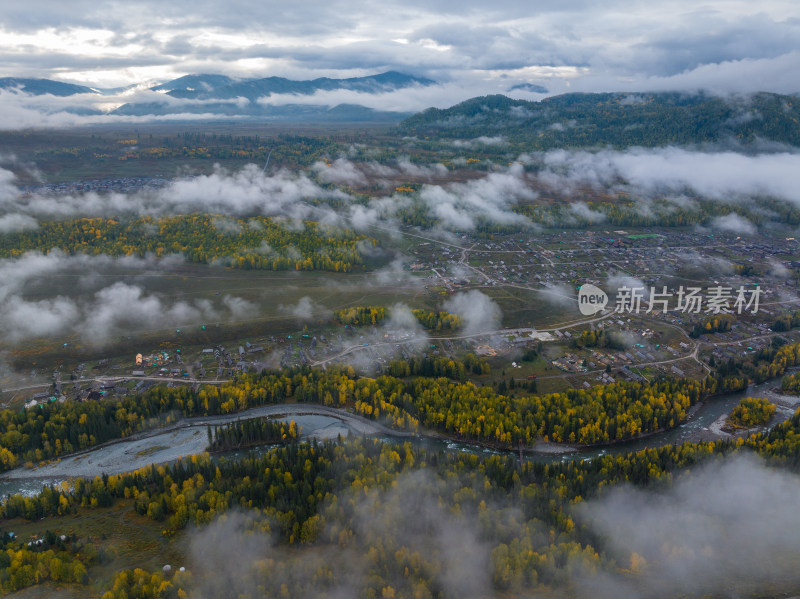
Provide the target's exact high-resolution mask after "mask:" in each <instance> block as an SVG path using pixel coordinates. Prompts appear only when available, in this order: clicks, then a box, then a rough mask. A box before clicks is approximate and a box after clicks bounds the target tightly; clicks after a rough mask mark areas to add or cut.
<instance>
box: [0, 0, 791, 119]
mask: <svg viewBox="0 0 800 599" xmlns="http://www.w3.org/2000/svg"><path fill="white" fill-rule="evenodd" d="M3 4H4V6H3V10H2V11H1V13H0V64H1V65H2V71H3V72H2V73H0V76H24V77H45V78H53V79H59V80H63V81H68V82H77V83H88V84H91V85H95V86H103V87H112V86H120V85H127V84H131V83H140V82H144V81H165V80H168V79H171V78H174V77H178V76H181V75H185V74H188V73H225V74H228V75H232V76H241V77H261V76H269V75H279V76H285V77H291V78H311V77H316V76H333V77H341V76H359V75H367V74H373V73H377V72H381V71H385V70H389V69H395V70H400V71H403V72H407V73H410V74H414V75H422V76H428V77H431V78H433V79H435V80H437V81H440V82H443V83H445V84H446V86H445V87H446V89H447V93H446V94H445V95H446V97H442V98H437V97H432V96H431V97H428V98H426V101H427V102H428V103H432V104H438V103H441V102H444V103H447V102H449V101H451V100H453V99H464V98H466V97H469V96H472V95H476V94H477V93H490V92H503V91H507V90H508V88H510V87H511V86H512V85H515V84H518V83H521V82H531V83H536V84H540V85H544V86H545V87H547V88H548V89H550V90H551V92H552V93H562V92H565V91H570V90H580V91H601V90H630V89H647V90H656V89H667V88H669V89H689V88H691V89H697V88H699V87H703V88H708V89H711V90H716V91H722V92H727V91H734V92H741V91H753V90H769V91H777V92H798V91H800V83H798V82H800V42H799V41H798V40H800V3H798V2H796V0H766V1H762V2H752V1H750V0H747V1H744V0H742V1H740V0H711V1H710V2H697V1H696V0H662V1H660V2H652V1H641V0H625V1H624V2H621V1H619V0H606V1H604V2H602V3H598V2H589V1H588V0H573V1H570V0H539V1H537V2H520V1H519V0H492V1H491V2H486V1H485V0H482V1H480V2H478V1H475V0H460V1H459V2H455V1H452V0H447V1H445V0H424V1H423V0H402V2H400V1H397V0H383V1H381V2H369V3H367V2H360V3H353V2H351V1H349V0H348V1H342V0H325V1H324V2H323V1H317V0H311V1H303V2H298V3H286V2H274V1H272V0H258V1H251V0H227V1H226V2H220V1H218V0H169V1H164V0H127V1H124V2H123V1H118V2H117V1H112V2H103V1H97V0H69V1H64V0H27V1H25V2H4V3H3ZM598 6H602V8H598ZM459 95H462V96H463V98H457V96H459Z"/></svg>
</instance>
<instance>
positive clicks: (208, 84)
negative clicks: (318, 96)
mask: <svg viewBox="0 0 800 599" xmlns="http://www.w3.org/2000/svg"><path fill="white" fill-rule="evenodd" d="M434 83H435V81H431V80H430V79H424V78H421V77H412V76H411V75H404V74H403V73H398V72H396V71H389V72H387V73H381V74H380V75H370V76H368V77H353V78H350V79H329V78H328V77H321V78H319V79H312V80H310V81H295V80H292V79H285V78H283V77H265V78H263V79H241V80H235V79H231V78H230V77H226V76H225V75H187V76H186V77H180V78H179V79H175V80H174V81H170V82H169V83H164V84H163V85H157V86H156V87H153V88H152V89H153V91H158V92H165V93H167V94H168V95H170V96H172V97H173V98H185V99H189V100H227V99H233V98H247V99H248V100H250V101H255V100H257V99H258V98H263V97H268V96H271V95H273V94H295V95H298V96H310V95H311V94H314V93H315V92H318V91H335V90H350V91H355V92H361V93H368V94H377V93H381V92H390V91H394V90H398V89H403V88H406V87H413V86H415V85H417V86H427V85H433V84H434Z"/></svg>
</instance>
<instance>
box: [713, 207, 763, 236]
mask: <svg viewBox="0 0 800 599" xmlns="http://www.w3.org/2000/svg"><path fill="white" fill-rule="evenodd" d="M711 226H712V227H713V228H715V229H720V230H721V231H729V232H731V233H737V234H739V235H753V234H755V232H756V227H755V225H754V224H753V223H751V222H750V221H749V220H747V219H746V218H744V217H743V216H739V215H738V214H736V213H735V212H731V213H730V214H726V215H725V216H718V217H716V218H714V219H712V221H711Z"/></svg>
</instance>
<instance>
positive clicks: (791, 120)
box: [398, 92, 800, 150]
mask: <svg viewBox="0 0 800 599" xmlns="http://www.w3.org/2000/svg"><path fill="white" fill-rule="evenodd" d="M398 131H399V133H401V134H403V135H415V136H418V137H430V138H441V139H458V138H477V137H480V136H486V135H493V136H496V135H503V136H506V137H507V138H508V139H509V140H510V141H512V142H524V143H525V144H526V145H528V146H529V148H530V149H531V150H550V149H554V148H577V147H595V146H612V147H616V148H620V147H627V146H642V147H659V146H666V145H690V144H703V143H716V142H731V141H733V142H738V143H745V144H747V143H753V142H755V141H757V140H768V141H773V142H779V143H785V144H791V145H800V100H798V98H796V97H795V96H785V95H779V94H770V93H759V94H754V95H752V96H749V97H737V98H734V97H726V98H723V97H719V96H709V95H704V94H697V95H688V94H682V93H677V92H672V93H652V94H626V93H606V94H565V95H562V96H555V97H551V98H545V99H544V100H542V101H540V102H528V101H525V100H513V99H511V98H508V97H506V96H501V95H495V96H483V97H478V98H472V99H470V100H467V101H466V102H462V103H460V104H457V105H455V106H453V107H451V108H447V109H443V110H442V109H438V108H429V109H428V110H425V111H424V112H421V113H419V114H416V115H414V116H412V117H410V118H408V119H406V120H405V121H403V122H402V123H401V124H400V126H399V127H398Z"/></svg>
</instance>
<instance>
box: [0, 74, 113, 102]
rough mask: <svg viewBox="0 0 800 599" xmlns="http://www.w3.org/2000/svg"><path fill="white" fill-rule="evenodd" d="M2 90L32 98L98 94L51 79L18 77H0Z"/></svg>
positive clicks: (92, 90)
mask: <svg viewBox="0 0 800 599" xmlns="http://www.w3.org/2000/svg"><path fill="white" fill-rule="evenodd" d="M0 89H19V90H20V91H21V92H22V93H25V94H30V95H32V96H43V95H45V94H50V95H53V96H61V97H64V96H74V95H75V94H97V93H100V92H99V91H98V90H96V89H92V88H91V87H86V86H83V85H73V84H72V83H62V82H61V81H53V80H51V79H22V78H18V77H0Z"/></svg>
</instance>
